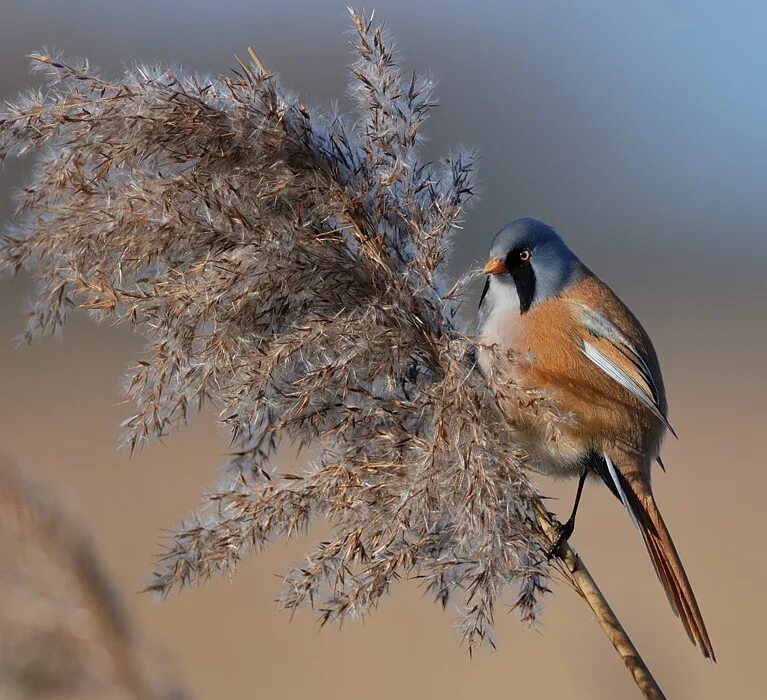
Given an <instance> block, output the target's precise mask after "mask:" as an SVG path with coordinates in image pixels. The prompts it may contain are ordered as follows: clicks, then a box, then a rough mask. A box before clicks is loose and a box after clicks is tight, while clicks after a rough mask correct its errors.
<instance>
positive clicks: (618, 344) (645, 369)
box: [571, 301, 676, 437]
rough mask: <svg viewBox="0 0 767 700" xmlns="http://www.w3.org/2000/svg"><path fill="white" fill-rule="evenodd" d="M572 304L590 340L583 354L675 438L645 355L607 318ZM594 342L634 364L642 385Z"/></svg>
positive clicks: (633, 366)
mask: <svg viewBox="0 0 767 700" xmlns="http://www.w3.org/2000/svg"><path fill="white" fill-rule="evenodd" d="M571 303H572V304H573V306H574V307H575V312H576V316H577V319H578V321H579V322H580V324H581V325H582V326H583V328H585V329H586V330H587V331H588V334H589V337H588V338H581V339H580V342H581V343H582V347H581V352H582V353H583V354H584V355H585V357H586V358H587V359H588V360H589V361H590V362H592V363H593V364H594V365H595V366H596V367H598V368H599V369H600V370H601V371H602V372H604V373H605V374H606V375H607V376H608V377H610V378H611V379H613V380H614V381H615V382H617V383H618V384H620V385H621V386H622V387H623V388H624V389H626V391H628V392H629V393H630V394H631V395H632V396H634V397H635V398H636V399H637V400H638V401H639V402H640V403H642V404H643V405H644V406H645V407H646V408H647V409H648V410H649V411H650V412H651V413H652V414H653V415H654V416H655V417H656V418H657V419H658V420H659V421H660V422H661V423H663V425H665V426H666V427H667V428H668V429H669V430H670V431H671V433H672V435H674V437H676V432H675V431H674V429H673V428H672V427H671V425H670V423H669V422H668V419H667V418H666V415H665V414H664V412H663V410H662V409H661V406H660V392H659V390H658V386H657V384H656V382H655V379H654V378H653V375H652V372H651V370H650V368H649V366H648V364H647V362H646V360H645V358H644V357H643V356H642V353H641V352H639V351H638V350H637V348H636V347H635V345H634V344H633V343H632V342H631V341H630V340H629V339H628V338H627V337H626V335H625V334H624V333H622V332H621V331H620V329H619V328H617V327H616V326H615V324H613V323H612V322H611V321H610V320H609V319H608V318H606V317H605V316H604V314H601V313H600V312H599V311H596V310H595V309H593V308H591V307H590V306H587V305H586V304H583V303H582V302H575V301H574V302H571ZM592 339H593V340H592ZM595 341H604V342H606V343H608V344H609V347H611V348H613V349H615V350H617V351H618V352H619V353H620V356H621V357H623V358H625V359H626V360H627V361H628V362H630V363H631V368H633V369H634V370H635V371H636V375H637V376H638V378H639V379H640V381H637V380H636V379H635V378H634V377H632V376H631V374H629V372H627V371H626V369H624V368H623V367H621V366H620V364H619V363H618V362H616V361H614V360H613V359H612V358H611V357H609V356H608V354H607V353H605V352H603V351H602V350H600V348H599V345H600V343H598V342H595Z"/></svg>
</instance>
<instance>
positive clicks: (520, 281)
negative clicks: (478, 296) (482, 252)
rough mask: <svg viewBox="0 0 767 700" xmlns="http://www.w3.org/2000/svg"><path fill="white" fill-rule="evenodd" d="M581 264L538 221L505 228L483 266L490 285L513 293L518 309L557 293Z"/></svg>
mask: <svg viewBox="0 0 767 700" xmlns="http://www.w3.org/2000/svg"><path fill="white" fill-rule="evenodd" d="M580 270H581V263H580V261H579V260H578V258H577V257H576V255H575V253H573V251H572V250H570V249H569V248H568V247H567V245H566V244H565V242H564V241H563V240H562V239H561V238H560V237H559V234H558V233H557V232H556V231H555V230H554V229H553V228H551V226H549V225H548V224H546V223H544V222H543V221H541V220H540V219H532V218H524V219H516V220H515V221H512V222H511V223H510V224H507V225H506V226H504V227H503V228H502V229H501V230H500V231H499V232H498V233H497V234H496V235H495V238H494V239H493V244H492V245H491V246H490V259H489V261H488V263H487V265H485V269H484V271H485V273H487V274H488V275H489V277H488V282H487V284H486V285H485V291H484V292H483V294H482V296H483V298H484V296H485V294H486V293H487V290H488V288H489V286H490V285H491V284H493V285H495V284H499V285H502V286H504V287H508V292H509V293H512V292H514V291H516V294H517V296H518V297H519V310H520V312H521V313H525V312H526V311H527V310H528V309H529V308H530V307H531V306H532V305H533V304H536V303H538V302H541V301H543V300H544V299H548V298H549V297H552V296H556V295H557V294H559V293H560V292H561V291H562V290H563V289H564V288H565V287H566V286H567V285H568V284H570V282H572V281H573V279H574V278H575V277H576V276H577V275H578V274H579V272H580ZM480 303H481V302H480Z"/></svg>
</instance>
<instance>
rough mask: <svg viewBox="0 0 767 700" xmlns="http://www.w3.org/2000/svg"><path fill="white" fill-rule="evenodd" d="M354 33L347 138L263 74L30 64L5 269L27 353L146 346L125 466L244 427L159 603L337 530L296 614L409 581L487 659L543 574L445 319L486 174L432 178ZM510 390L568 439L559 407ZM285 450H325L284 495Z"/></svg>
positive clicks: (13, 120)
mask: <svg viewBox="0 0 767 700" xmlns="http://www.w3.org/2000/svg"><path fill="white" fill-rule="evenodd" d="M352 20H353V23H354V26H355V30H356V49H357V54H358V58H357V60H356V62H355V63H354V64H353V66H352V75H353V81H352V93H353V94H354V96H355V98H356V101H357V106H358V109H359V113H358V114H357V115H354V116H353V117H352V118H349V117H346V116H334V117H332V118H330V117H325V116H324V115H322V114H320V113H314V112H310V111H309V110H307V109H306V108H305V107H304V106H303V105H301V104H300V102H298V101H297V99H296V98H294V97H292V96H291V95H290V94H289V93H287V92H286V91H285V90H284V89H283V88H282V86H281V85H280V83H279V81H278V80H277V79H276V78H275V77H274V76H273V75H270V74H268V73H266V72H264V70H263V67H262V66H260V65H259V64H257V63H256V62H251V63H247V64H246V63H242V62H241V64H240V68H239V69H238V70H236V71H235V72H234V74H233V75H232V76H230V77H227V78H223V79H207V78H202V77H199V76H190V75H186V74H183V73H181V72H180V71H166V70H163V71H160V70H156V69H152V68H146V67H137V68H135V69H134V70H132V71H130V72H128V73H127V74H126V75H125V76H124V77H123V78H122V79H121V80H119V81H108V80H106V79H104V78H102V77H100V76H99V75H98V73H96V72H95V71H93V70H92V69H91V68H90V67H89V66H88V65H87V64H83V65H79V66H78V65H72V64H68V63H66V62H64V61H63V60H61V59H58V58H53V57H49V56H45V55H35V56H33V57H32V58H33V61H34V63H35V64H36V65H37V66H38V67H40V68H41V69H43V70H44V71H45V73H46V74H47V75H48V76H49V85H48V88H47V90H46V92H45V93H44V94H31V95H27V96H25V97H24V98H21V99H19V100H18V101H17V102H16V103H14V104H10V105H8V106H7V108H6V112H5V113H3V114H2V116H0V157H3V156H5V155H8V154H11V153H21V152H24V151H26V150H28V149H30V148H38V149H40V156H39V160H38V165H37V169H36V174H35V179H34V181H33V182H32V184H31V185H29V186H28V187H27V188H26V189H25V191H24V192H23V196H22V200H21V205H20V220H19V222H18V223H17V225H16V227H15V228H14V229H11V230H9V231H8V232H7V233H6V234H5V235H4V237H3V239H2V244H1V245H0V261H1V262H2V265H3V266H5V267H6V268H8V269H10V270H14V271H15V270H18V269H20V268H25V269H27V270H29V271H30V272H31V273H32V274H33V275H34V276H35V277H36V279H37V280H38V281H39V284H40V290H39V294H38V298H37V302H36V304H35V306H34V307H33V309H32V311H31V314H30V320H29V325H28V335H29V337H31V336H32V335H34V334H36V333H40V332H50V331H52V330H54V329H55V328H56V327H57V326H59V325H60V324H61V323H63V322H64V320H65V319H66V316H67V313H68V311H69V309H71V308H87V309H90V310H91V312H92V313H93V314H94V315H95V316H96V317H97V318H110V319H112V320H119V321H125V322H128V323H131V324H133V325H134V326H136V327H137V328H138V329H140V330H141V331H142V332H143V334H144V336H145V337H146V339H147V344H146V348H145V352H144V353H143V356H142V358H141V360H140V361H139V362H138V364H137V365H136V366H135V367H134V368H133V369H132V370H131V373H130V376H129V378H128V382H127V394H128V396H129V397H130V398H131V399H132V400H133V402H134V404H135V406H136V412H135V413H134V415H132V416H130V417H129V418H128V419H127V420H126V421H125V430H126V437H125V439H126V442H127V443H129V444H130V446H131V448H133V447H136V446H138V445H140V444H143V443H144V442H145V441H147V440H149V439H151V438H153V437H157V436H159V435H164V434H166V433H168V432H170V431H172V430H174V429H175V428H177V427H178V426H179V425H181V424H183V423H184V422H185V420H186V418H187V415H188V413H189V411H190V410H193V408H195V407H196V406H198V405H201V404H202V403H203V402H208V401H209V402H212V403H213V404H215V405H216V406H217V407H219V408H220V410H221V419H222V421H223V422H224V423H225V424H226V425H228V426H229V428H230V430H231V434H232V440H233V446H234V448H233V449H234V454H233V455H232V457H231V459H230V460H229V461H228V463H227V464H226V465H225V467H224V476H223V478H222V482H221V483H220V484H219V485H218V486H216V487H215V488H214V489H213V490H212V491H211V492H210V493H209V494H208V496H207V497H206V499H205V502H204V504H203V506H202V508H201V510H200V512H199V513H198V514H197V515H195V516H193V518H192V519H191V520H189V521H188V522H186V523H184V524H182V526H181V527H180V528H179V530H178V531H177V533H176V534H175V535H174V536H173V537H172V538H171V541H170V542H169V544H168V547H167V550H166V553H165V555H164V556H163V557H162V559H161V560H160V563H159V568H158V570H157V572H156V573H155V575H154V578H153V581H152V583H151V586H150V587H151V588H152V589H153V590H155V591H158V592H159V593H162V594H165V593H167V592H169V591H170V590H171V589H172V588H174V587H178V586H182V585H185V584H188V583H191V582H195V581H201V580H204V579H206V578H207V577H208V576H210V575H212V574H214V573H219V572H221V571H226V570H231V569H233V568H234V567H235V566H236V563H237V561H238V560H239V559H240V557H241V556H243V555H244V553H245V552H246V551H247V550H249V549H258V548H259V547H262V546H264V545H266V544H267V543H268V542H269V541H270V540H271V539H272V538H273V537H274V536H275V535H282V536H290V535H291V534H292V533H294V532H296V531H299V530H305V529H306V528H308V527H309V526H310V525H311V523H312V522H313V521H314V520H315V519H317V518H327V519H328V520H329V521H330V522H331V523H332V525H333V528H334V536H333V539H332V541H330V542H326V543H322V544H320V545H318V546H317V547H316V548H315V550H314V552H313V553H312V554H311V555H310V556H309V558H308V559H307V561H306V562H305V563H304V564H303V565H301V566H299V567H297V568H296V569H295V570H293V571H292V572H291V573H290V574H288V576H287V578H286V585H285V591H284V597H283V601H284V604H285V605H286V606H287V607H289V608H295V607H296V606H298V605H300V604H302V603H304V602H307V601H308V602H311V603H312V605H313V606H314V607H315V608H316V609H317V610H318V612H319V614H320V617H321V619H322V620H323V621H327V620H332V619H337V618H342V617H344V616H348V615H362V614H364V613H366V612H368V611H369V610H370V609H371V608H372V607H373V606H375V604H376V603H377V601H378V599H379V598H380V597H381V596H382V595H383V594H384V593H386V592H388V591H389V589H390V587H391V584H392V583H393V582H394V581H396V580H398V579H399V578H401V577H403V576H418V577H422V580H423V581H424V584H425V586H426V587H427V589H428V590H429V591H431V592H432V593H433V594H434V596H435V598H436V599H437V600H439V601H440V602H441V603H442V604H443V605H444V604H446V603H447V602H448V600H449V599H450V598H452V597H453V596H454V594H457V602H458V604H459V607H460V610H461V613H460V614H461V616H462V620H463V623H462V624H463V630H464V634H465V637H466V640H467V642H468V643H469V645H472V644H474V643H475V642H476V641H478V640H483V639H488V640H489V639H491V631H492V624H493V611H494V605H495V603H496V600H497V598H498V596H500V595H503V594H505V593H506V592H507V591H508V590H510V589H511V590H514V589H518V590H519V591H520V597H519V599H518V603H517V604H518V607H519V609H520V611H521V613H522V616H523V618H524V619H526V620H533V619H534V616H535V611H536V609H537V605H538V602H539V599H540V595H541V593H542V592H543V591H544V590H545V576H546V569H547V567H546V563H545V561H543V558H542V557H541V554H540V547H539V545H538V544H537V539H536V538H537V535H538V533H539V530H538V527H537V525H536V523H535V520H534V518H533V516H532V506H533V504H534V503H535V502H536V499H537V495H536V493H535V491H534V489H533V488H532V487H531V485H530V483H529V482H528V480H527V478H526V477H525V475H524V473H523V472H522V470H521V463H520V459H519V456H518V455H519V451H518V449H517V448H516V446H515V445H513V444H510V438H509V435H508V433H507V431H506V430H505V428H504V425H505V423H504V422H503V421H502V420H500V419H499V416H498V410H497V405H496V397H494V396H493V395H491V394H490V393H489V392H488V391H487V389H486V387H485V384H484V382H483V380H482V378H481V377H480V376H479V375H478V374H477V372H476V370H475V368H474V364H473V360H472V358H473V354H474V348H473V342H472V340H471V339H470V338H468V337H466V336H464V335H463V334H462V333H461V332H460V330H459V329H457V328H456V326H455V323H454V317H455V306H456V301H455V300H456V299H460V296H461V294H462V292H463V289H464V288H465V285H466V283H467V282H468V280H469V277H468V276H467V277H466V278H464V279H463V280H461V281H459V283H458V284H457V285H455V286H454V287H453V289H451V290H450V291H449V292H448V290H447V288H446V286H445V285H444V284H443V280H442V274H443V269H442V268H443V264H444V262H445V260H446V258H447V254H448V244H449V239H450V236H451V235H452V234H453V233H454V231H455V230H456V228H457V226H458V225H459V223H460V221H461V217H462V216H463V211H464V208H465V206H466V204H467V203H468V201H469V200H470V198H471V196H472V191H473V181H474V170H475V160H474V157H473V156H472V155H471V154H467V153H458V154H456V155H454V156H452V157H450V158H448V159H447V160H446V161H445V162H444V163H442V164H441V165H438V166H432V165H430V164H424V163H422V162H421V161H420V160H419V155H418V151H417V146H418V142H419V136H420V129H421V126H422V125H423V123H424V121H425V119H426V117H427V115H428V111H429V107H430V106H431V105H432V104H433V101H432V97H431V94H430V83H429V81H424V80H421V79H419V78H418V77H416V76H410V77H406V76H403V75H402V74H401V73H400V70H399V68H398V66H397V65H396V61H395V58H394V55H393V53H392V51H391V50H390V49H389V48H388V44H387V41H386V39H385V36H384V34H383V33H382V32H381V30H380V28H377V27H375V26H373V24H372V23H371V21H370V20H369V19H367V18H366V17H364V16H363V15H361V14H357V13H354V12H352ZM508 391H509V392H511V393H514V392H516V394H517V396H516V399H517V404H518V405H519V406H520V407H521V408H520V410H521V411H529V410H534V412H535V414H536V420H538V419H540V420H541V421H544V422H545V424H546V425H551V426H555V423H556V418H557V417H556V416H555V415H554V414H553V413H551V412H550V410H549V409H548V407H547V405H546V403H545V400H544V398H543V397H536V396H532V395H529V394H528V393H527V392H523V391H521V390H520V389H519V388H516V387H513V386H511V387H510V388H509V389H508ZM506 398H507V399H508V397H506ZM536 402H537V403H536ZM512 403H513V402H512ZM536 405H539V406H540V410H538V409H535V408H532V409H531V408H530V407H535V406H536ZM522 407H526V408H524V409H523V408H522ZM552 429H555V427H553V428H552ZM281 439H287V440H292V441H299V442H302V443H305V444H308V445H311V446H312V451H313V454H316V455H317V456H316V458H315V459H314V461H313V463H312V464H311V465H310V466H309V468H308V469H307V471H306V473H304V474H301V475H298V476H289V475H285V474H280V471H279V469H278V465H275V464H274V456H275V449H276V446H277V445H278V443H279V441H280V440H281Z"/></svg>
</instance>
